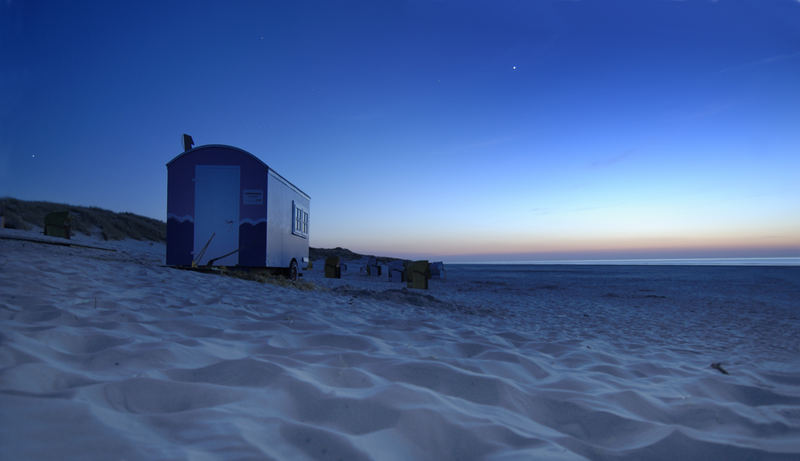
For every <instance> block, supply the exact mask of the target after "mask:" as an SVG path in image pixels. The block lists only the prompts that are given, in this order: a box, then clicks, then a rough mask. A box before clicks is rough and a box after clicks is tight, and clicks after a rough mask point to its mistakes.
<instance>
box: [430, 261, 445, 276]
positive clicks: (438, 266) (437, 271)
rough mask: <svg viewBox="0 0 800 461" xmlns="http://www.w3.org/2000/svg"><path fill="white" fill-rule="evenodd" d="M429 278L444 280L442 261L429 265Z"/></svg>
mask: <svg viewBox="0 0 800 461" xmlns="http://www.w3.org/2000/svg"><path fill="white" fill-rule="evenodd" d="M430 269H431V270H430V278H432V279H443V278H445V271H444V263H443V262H442V261H437V262H433V263H431V264H430Z"/></svg>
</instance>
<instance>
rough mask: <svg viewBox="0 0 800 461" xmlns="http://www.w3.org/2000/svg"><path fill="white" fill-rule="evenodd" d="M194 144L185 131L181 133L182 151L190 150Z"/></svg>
mask: <svg viewBox="0 0 800 461" xmlns="http://www.w3.org/2000/svg"><path fill="white" fill-rule="evenodd" d="M192 146H194V139H192V137H191V136H189V135H188V134H186V133H183V151H184V152H186V151H187V150H191V148H192Z"/></svg>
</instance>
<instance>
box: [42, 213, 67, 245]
mask: <svg viewBox="0 0 800 461" xmlns="http://www.w3.org/2000/svg"><path fill="white" fill-rule="evenodd" d="M69 234H70V217H69V211H54V212H52V213H48V214H47V216H45V217H44V235H52V236H53V237H63V238H65V239H68V238H69Z"/></svg>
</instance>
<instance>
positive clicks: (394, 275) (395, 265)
mask: <svg viewBox="0 0 800 461" xmlns="http://www.w3.org/2000/svg"><path fill="white" fill-rule="evenodd" d="M387 271H388V272H389V281H390V282H400V283H402V282H405V281H406V267H405V265H404V264H403V262H402V261H391V262H390V263H389V266H388V269H387Z"/></svg>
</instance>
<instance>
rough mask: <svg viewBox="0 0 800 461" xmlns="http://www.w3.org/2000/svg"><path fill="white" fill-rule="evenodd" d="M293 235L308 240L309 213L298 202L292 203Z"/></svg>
mask: <svg viewBox="0 0 800 461" xmlns="http://www.w3.org/2000/svg"><path fill="white" fill-rule="evenodd" d="M292 222H293V224H292V234H294V235H297V236H300V237H303V238H308V211H306V210H305V209H304V208H303V207H302V206H301V205H299V204H298V203H297V202H292Z"/></svg>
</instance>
